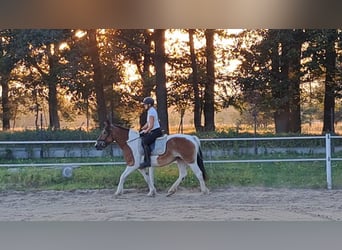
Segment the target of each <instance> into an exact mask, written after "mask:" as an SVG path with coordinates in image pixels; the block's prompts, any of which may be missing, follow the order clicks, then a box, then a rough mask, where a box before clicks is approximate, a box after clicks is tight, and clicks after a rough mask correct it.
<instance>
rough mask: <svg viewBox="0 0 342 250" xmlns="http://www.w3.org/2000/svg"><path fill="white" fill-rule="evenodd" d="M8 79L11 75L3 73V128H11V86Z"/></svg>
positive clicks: (1, 78) (0, 78)
mask: <svg viewBox="0 0 342 250" xmlns="http://www.w3.org/2000/svg"><path fill="white" fill-rule="evenodd" d="M8 79H9V76H5V75H2V76H1V77H0V80H1V87H2V93H1V100H2V102H1V105H2V130H4V131H5V130H9V129H10V128H11V126H10V118H11V113H10V111H11V110H10V105H9V93H8V92H9V87H8Z"/></svg>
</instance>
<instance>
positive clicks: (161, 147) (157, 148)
mask: <svg viewBox="0 0 342 250" xmlns="http://www.w3.org/2000/svg"><path fill="white" fill-rule="evenodd" d="M166 142H167V135H166V134H165V135H163V136H161V137H158V138H157V139H156V141H155V143H154V144H153V145H151V150H152V152H151V155H162V154H164V153H165V149H166Z"/></svg>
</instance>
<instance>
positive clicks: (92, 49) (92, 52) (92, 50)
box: [88, 29, 107, 128]
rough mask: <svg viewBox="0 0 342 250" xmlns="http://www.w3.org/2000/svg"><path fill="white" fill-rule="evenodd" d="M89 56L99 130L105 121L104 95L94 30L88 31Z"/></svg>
mask: <svg viewBox="0 0 342 250" xmlns="http://www.w3.org/2000/svg"><path fill="white" fill-rule="evenodd" d="M88 38H89V56H90V58H91V62H92V64H93V71H94V84H95V93H96V104H97V115H98V122H99V126H100V128H103V127H104V122H105V121H106V119H107V109H106V100H105V94H104V83H103V82H104V80H103V74H102V68H101V62H100V53H99V49H98V47H97V39H96V29H91V30H88Z"/></svg>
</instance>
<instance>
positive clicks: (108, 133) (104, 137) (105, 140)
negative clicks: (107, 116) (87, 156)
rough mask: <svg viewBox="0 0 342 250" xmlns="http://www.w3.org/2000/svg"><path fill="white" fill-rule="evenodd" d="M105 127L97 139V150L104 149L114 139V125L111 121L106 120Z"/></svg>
mask: <svg viewBox="0 0 342 250" xmlns="http://www.w3.org/2000/svg"><path fill="white" fill-rule="evenodd" d="M104 125H105V126H104V128H103V130H102V131H101V134H100V135H99V137H98V138H97V140H96V143H95V148H96V149H97V150H102V149H104V148H105V147H107V146H108V145H109V144H111V143H112V142H113V141H114V138H113V126H112V125H111V123H110V122H109V121H105V122H104Z"/></svg>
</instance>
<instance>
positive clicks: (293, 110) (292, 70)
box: [288, 30, 303, 134]
mask: <svg viewBox="0 0 342 250" xmlns="http://www.w3.org/2000/svg"><path fill="white" fill-rule="evenodd" d="M294 32H295V33H294V34H292V35H293V38H294V39H293V41H294V42H293V43H292V44H291V48H290V51H291V53H289V74H288V80H289V93H290V98H289V102H290V104H289V105H290V117H289V127H290V132H292V133H299V134H300V133H301V116H300V68H301V62H300V61H301V48H302V36H303V32H302V30H298V31H297V30H296V31H294Z"/></svg>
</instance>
